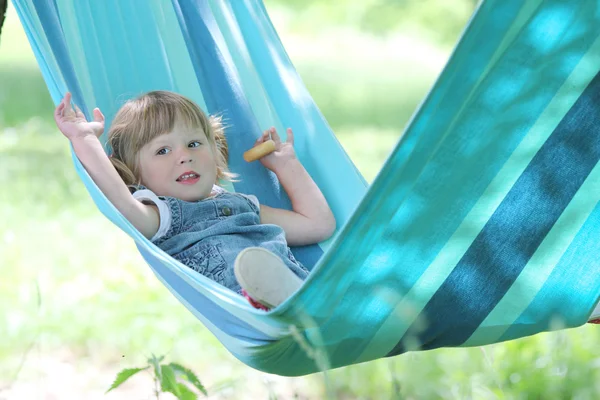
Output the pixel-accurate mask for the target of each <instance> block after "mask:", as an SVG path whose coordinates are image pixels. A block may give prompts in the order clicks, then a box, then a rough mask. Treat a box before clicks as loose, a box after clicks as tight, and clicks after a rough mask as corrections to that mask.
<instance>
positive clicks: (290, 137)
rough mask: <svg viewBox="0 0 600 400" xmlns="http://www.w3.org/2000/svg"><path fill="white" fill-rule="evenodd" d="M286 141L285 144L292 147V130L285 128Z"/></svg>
mask: <svg viewBox="0 0 600 400" xmlns="http://www.w3.org/2000/svg"><path fill="white" fill-rule="evenodd" d="M286 132H287V140H286V143H289V144H291V145H292V146H293V145H294V132H292V128H287V131H286Z"/></svg>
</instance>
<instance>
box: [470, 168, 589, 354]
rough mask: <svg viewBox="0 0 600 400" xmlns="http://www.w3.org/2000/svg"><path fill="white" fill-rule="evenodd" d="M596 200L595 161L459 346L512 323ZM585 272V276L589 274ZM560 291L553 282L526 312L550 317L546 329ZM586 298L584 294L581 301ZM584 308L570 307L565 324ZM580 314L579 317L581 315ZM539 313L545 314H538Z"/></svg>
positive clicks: (490, 338)
mask: <svg viewBox="0 0 600 400" xmlns="http://www.w3.org/2000/svg"><path fill="white" fill-rule="evenodd" d="M599 201H600V165H599V164H597V165H596V167H595V168H594V170H593V171H592V172H591V173H590V175H589V176H588V178H587V179H586V181H585V183H584V184H583V185H582V186H581V189H580V190H579V191H578V192H577V194H576V195H575V196H574V197H573V200H572V201H571V202H570V203H569V205H568V206H567V208H566V209H565V211H564V212H563V214H562V215H561V217H560V218H559V220H558V221H557V222H556V224H555V225H554V227H553V228H552V230H551V231H550V232H549V234H548V235H547V236H546V238H545V240H544V241H543V242H542V244H541V245H540V247H539V248H538V249H537V251H536V253H535V254H534V256H533V257H532V258H531V260H530V261H529V263H528V264H527V266H526V268H524V269H523V271H522V272H521V274H520V275H519V278H518V279H517V280H516V281H515V283H514V284H513V285H512V286H511V288H510V290H509V291H508V292H507V293H506V295H505V296H504V298H503V299H502V301H501V302H500V303H499V304H498V306H496V308H495V309H494V310H493V311H492V312H491V313H490V314H489V315H488V317H487V318H486V319H485V320H484V321H483V322H482V323H481V325H480V326H479V328H477V330H476V331H475V332H474V333H473V335H472V336H471V337H470V338H469V339H468V340H467V341H466V342H465V343H464V344H463V346H479V345H482V344H487V343H490V342H497V341H499V340H500V338H501V337H502V335H503V334H504V333H505V332H506V331H507V330H508V329H509V328H510V326H511V325H513V324H515V321H516V320H517V319H518V318H519V317H520V316H521V315H523V313H524V312H525V310H526V309H528V308H529V306H530V304H531V303H532V301H533V300H534V298H535V297H536V295H537V294H538V293H539V292H540V290H541V289H542V287H543V286H545V285H546V283H547V281H548V278H549V276H550V275H551V274H552V273H553V272H554V271H555V269H556V266H557V264H558V263H559V261H560V260H561V258H562V256H563V254H564V253H565V252H566V251H567V249H568V247H569V246H570V245H571V243H572V241H573V239H574V237H575V236H576V235H577V234H578V232H580V230H581V227H582V226H583V224H584V223H585V222H586V220H587V219H588V217H589V216H590V214H591V213H592V212H593V211H594V208H595V207H596V206H597V204H598V203H599ZM563 265H564V264H563ZM569 269H570V266H569ZM586 275H588V276H589V274H586ZM592 281H593V277H592ZM562 295H563V293H562V290H560V289H558V288H557V287H556V285H555V286H554V287H553V291H552V292H549V295H547V296H545V297H544V298H545V303H543V304H542V303H541V302H540V303H539V304H538V306H540V307H542V308H541V309H535V310H529V312H530V313H531V312H535V316H536V318H537V319H540V320H543V319H545V320H546V321H548V320H550V321H549V323H548V324H547V325H546V329H547V328H552V326H551V325H552V322H553V321H552V319H554V318H555V317H554V316H553V315H552V314H553V313H554V312H555V311H554V310H555V308H556V305H555V304H554V303H555V302H561V301H562ZM592 297H593V296H592ZM588 300H589V299H587V298H586V300H585V301H586V302H587V301H588ZM587 310H588V308H587V307H586V306H585V304H584V305H583V306H581V305H579V304H578V305H577V306H574V307H572V309H571V311H570V312H569V314H567V315H568V317H567V318H566V319H567V320H568V321H569V322H568V325H570V326H576V325H579V324H581V323H583V322H585V321H586V317H587V315H588V314H586V312H587ZM582 314H583V318H581V316H582ZM543 315H545V316H546V318H541V316H543ZM526 329H527V328H526Z"/></svg>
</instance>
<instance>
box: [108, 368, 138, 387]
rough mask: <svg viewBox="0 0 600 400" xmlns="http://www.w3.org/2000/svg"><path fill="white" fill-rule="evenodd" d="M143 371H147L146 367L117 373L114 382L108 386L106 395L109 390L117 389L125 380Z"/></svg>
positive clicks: (126, 369) (127, 369)
mask: <svg viewBox="0 0 600 400" xmlns="http://www.w3.org/2000/svg"><path fill="white" fill-rule="evenodd" d="M145 369H148V367H144V368H125V369H124V370H122V371H121V372H119V373H118V374H117V377H116V378H115V381H114V382H113V384H112V385H111V386H110V388H109V389H108V390H107V391H106V393H108V392H110V391H111V390H113V389H115V388H117V387H119V386H120V385H121V384H122V383H123V382H125V381H126V380H127V379H129V378H131V377H132V376H133V375H135V374H137V373H138V372H140V371H143V370H145Z"/></svg>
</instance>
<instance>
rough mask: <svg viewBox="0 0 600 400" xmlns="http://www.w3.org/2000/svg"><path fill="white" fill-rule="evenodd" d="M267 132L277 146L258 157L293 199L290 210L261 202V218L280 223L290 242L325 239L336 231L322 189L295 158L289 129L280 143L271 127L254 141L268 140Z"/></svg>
mask: <svg viewBox="0 0 600 400" xmlns="http://www.w3.org/2000/svg"><path fill="white" fill-rule="evenodd" d="M269 135H270V136H271V137H272V139H273V140H274V141H275V144H276V150H275V152H273V153H271V154H269V155H267V156H265V157H263V158H261V159H260V161H261V163H262V164H263V165H264V166H265V167H267V168H268V169H270V170H271V171H273V172H274V173H275V174H276V175H277V178H278V179H279V182H280V183H281V185H282V186H283V188H284V189H285V191H286V193H287V194H288V196H289V198H290V200H291V202H292V209H293V211H288V210H283V209H279V208H272V207H268V206H265V205H262V204H261V207H260V222H261V223H263V224H275V225H279V226H281V227H282V228H283V230H284V232H285V236H286V240H287V242H288V245H290V246H301V245H306V244H312V243H318V242H320V241H323V240H325V239H327V238H328V237H330V236H331V235H332V234H333V232H334V231H335V218H334V216H333V213H332V212H331V209H330V208H329V205H328V204H327V200H325V197H324V196H323V193H321V190H320V189H319V187H318V186H317V184H316V183H315V182H314V181H313V179H312V178H311V177H310V175H309V174H308V172H307V171H306V169H304V167H303V166H302V164H301V163H300V161H299V160H298V159H297V158H296V153H295V152H294V147H293V145H294V136H293V133H292V130H291V129H288V130H287V142H286V143H282V142H281V139H280V138H279V135H278V134H277V131H276V130H275V128H271V129H270V130H268V131H265V133H264V134H263V136H262V137H261V138H259V139H258V140H257V141H256V144H255V145H259V144H261V143H262V142H264V141H265V140H268V139H269Z"/></svg>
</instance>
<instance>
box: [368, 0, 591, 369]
mask: <svg viewBox="0 0 600 400" xmlns="http://www.w3.org/2000/svg"><path fill="white" fill-rule="evenodd" d="M486 5H488V6H489V7H491V6H492V4H491V3H489V2H488V3H484V4H483V5H482V9H481V10H480V11H479V14H478V16H477V18H476V19H475V21H474V24H475V23H476V22H477V21H478V20H479V19H480V18H481V20H479V21H480V23H481V24H484V25H485V24H486V22H487V20H486V19H485V18H490V19H493V20H494V22H493V23H495V24H499V23H500V20H499V19H498V16H499V15H504V16H505V17H507V18H508V21H513V18H512V17H511V15H510V14H508V13H504V14H503V13H496V11H497V8H485V6H486ZM504 5H505V6H506V7H509V6H510V4H509V3H503V4H502V6H504ZM496 6H499V5H498V4H496ZM512 6H513V7H514V4H513V5H512ZM546 6H547V7H551V5H548V3H546ZM500 7H501V6H500ZM518 11H519V9H518V8H514V12H515V13H517V12H518ZM535 11H536V13H538V12H540V10H539V9H538V10H535ZM531 21H534V20H533V19H532V20H531ZM469 29H471V27H470V28H469ZM503 29H505V30H507V31H510V30H512V29H513V28H511V25H510V24H507V25H506V27H505V28H503ZM531 29H532V28H528V29H522V28H521V29H519V30H518V31H519V32H520V33H519V35H518V37H519V38H520V39H519V40H518V41H514V42H513V43H512V46H511V47H509V48H507V49H506V51H505V54H504V55H503V57H497V56H494V55H493V54H490V53H482V52H480V51H479V47H474V48H464V47H462V49H464V51H465V52H466V53H467V54H468V56H469V57H474V55H479V57H481V58H483V57H484V54H485V55H488V54H489V57H490V59H492V58H493V59H495V60H497V64H496V65H495V66H493V67H491V68H490V67H482V71H484V70H485V71H489V76H488V77H487V78H486V79H484V80H481V81H480V82H478V83H477V85H476V86H475V87H473V88H471V90H473V91H475V93H477V95H469V96H467V97H469V98H470V99H471V106H469V107H464V108H463V109H464V110H465V115H463V116H456V117H455V118H456V119H457V120H458V121H461V122H460V123H458V122H450V123H449V124H452V125H453V126H454V128H455V129H454V130H453V131H451V132H450V133H448V135H452V136H451V137H452V139H451V141H450V140H448V141H445V142H442V143H443V147H442V146H440V147H441V149H443V151H444V152H445V155H446V158H445V159H444V158H443V156H444V154H443V153H441V151H440V152H438V154H436V155H435V156H434V157H431V158H430V159H429V160H428V163H429V164H428V166H427V167H426V169H425V171H427V175H428V176H427V175H426V172H422V173H421V176H420V179H421V182H419V183H418V184H417V185H416V186H415V187H414V188H413V192H414V194H413V198H410V197H409V198H408V199H407V200H406V203H407V204H406V205H404V211H403V210H402V209H400V211H399V212H398V213H397V214H396V216H395V217H394V219H392V221H391V223H388V229H389V232H390V235H389V238H388V243H382V245H381V246H380V247H375V248H374V249H373V252H372V254H381V255H382V257H387V258H389V259H402V261H401V262H398V266H397V268H398V272H397V273H396V275H395V279H396V282H399V284H400V285H401V286H400V287H401V288H402V290H404V291H406V292H400V293H399V294H398V296H397V300H396V301H391V303H390V305H389V307H390V308H391V309H392V310H393V311H390V312H389V315H390V316H389V319H388V320H387V321H386V323H385V324H384V325H383V326H382V329H381V330H380V332H379V333H378V334H377V336H376V339H375V340H373V342H372V344H370V345H369V347H368V348H367V349H366V350H365V352H364V355H363V356H361V360H365V359H371V358H372V357H373V356H374V355H375V354H379V352H380V351H381V350H383V349H385V348H386V346H389V347H388V350H390V349H391V348H392V347H394V345H395V344H396V342H397V340H398V339H399V338H400V337H401V336H402V335H403V334H404V333H405V332H406V331H407V330H408V329H409V328H410V329H411V331H410V333H409V335H408V337H409V338H413V339H414V336H413V335H415V334H416V333H418V332H419V331H420V330H422V326H423V325H424V324H425V323H426V322H427V320H428V318H427V317H425V316H420V317H418V315H419V312H420V310H421V309H422V308H423V307H424V306H425V304H427V302H428V301H429V300H430V298H431V296H432V295H433V294H434V293H435V292H436V291H437V290H438V288H439V285H441V284H442V283H443V282H444V280H445V279H446V277H447V276H448V274H449V273H450V272H451V271H452V268H453V267H454V264H448V262H449V261H450V260H451V259H456V258H458V257H460V256H461V253H458V254H452V253H451V252H450V253H447V254H445V255H443V258H440V259H439V263H436V265H437V267H435V268H432V266H433V265H432V264H431V262H432V261H433V260H434V259H435V257H437V256H438V248H440V244H441V245H445V244H446V243H447V240H448V239H444V236H443V235H448V236H447V237H448V238H450V237H451V235H453V234H454V232H456V231H455V228H454V226H455V224H456V223H457V222H459V223H462V220H463V215H465V212H466V211H469V209H470V208H469V203H470V202H471V201H473V200H477V199H478V198H479V197H480V194H479V193H480V192H479V191H480V190H483V189H485V186H487V182H488V180H487V179H488V178H487V177H488V176H492V177H493V176H495V171H494V170H495V169H496V168H500V167H501V166H502V165H503V164H504V160H505V159H508V157H509V156H510V155H511V154H513V150H512V147H513V146H516V145H517V144H518V143H519V141H520V140H521V138H522V136H523V135H524V134H526V132H527V130H528V129H529V126H531V125H533V123H534V122H535V121H536V120H537V115H539V113H540V112H542V111H543V109H544V108H545V107H546V104H547V103H548V102H549V101H550V100H551V99H552V97H553V95H554V90H556V89H558V88H559V87H561V86H562V84H563V82H564V81H563V79H565V78H566V77H567V76H568V74H569V68H572V67H573V66H574V65H576V64H577V62H578V56H580V55H581V54H582V53H585V51H586V46H588V45H589V40H587V39H584V40H579V41H574V42H571V43H578V45H577V46H580V47H582V48H576V49H571V48H569V51H570V52H571V53H572V54H573V56H572V57H569V58H568V59H567V60H563V59H564V57H563V54H564V53H560V52H558V53H556V54H554V56H553V57H550V56H548V57H546V58H543V59H542V60H543V62H541V60H540V59H538V58H536V57H534V53H532V51H531V49H530V46H529V40H530V35H529V32H531ZM474 32H477V30H474ZM574 34H575V33H571V35H574ZM577 34H578V35H583V32H577ZM496 35H497V36H494V34H492V32H488V34H487V35H485V40H484V39H483V37H481V42H480V43H478V46H484V47H487V46H488V45H489V43H490V42H492V43H493V41H494V37H499V38H501V37H503V32H497V33H496ZM553 37H554V38H556V39H555V40H561V35H560V32H553V36H550V35H549V36H548V40H549V41H550V40H552V38H553ZM568 40H569V39H568V35H567V37H566V38H565V39H564V42H565V43H568ZM592 40H593V38H592ZM498 43H499V45H500V43H502V41H500V40H498ZM461 46H465V42H464V41H463V42H462V43H461V45H459V47H458V48H457V50H456V52H455V55H454V56H453V59H454V58H457V57H459V56H461V53H460V51H461ZM561 46H563V44H560V42H559V43H558V44H557V47H558V48H561ZM572 47H575V45H572ZM565 51H566V50H565ZM571 53H570V54H571ZM520 55H526V56H524V58H523V57H521V56H520ZM517 60H518V62H517ZM450 62H451V63H452V60H451V61H450ZM557 63H560V64H561V65H564V67H563V68H561V71H560V74H557V73H556V68H555V66H556V64H557ZM479 64H481V62H480V61H476V62H475V65H479ZM448 70H452V69H451V65H449V66H448V67H447V68H446V70H445V71H444V74H443V75H442V77H441V78H440V81H441V82H438V84H439V85H442V82H443V80H444V79H450V80H451V82H455V83H456V82H457V81H455V80H454V79H455V77H454V76H452V75H449V76H448V75H446V71H448ZM563 74H564V75H563ZM538 76H544V77H545V78H543V79H542V78H540V80H537V77H538ZM546 77H547V78H546ZM463 80H465V79H459V80H458V82H462V81H463ZM497 82H502V83H503V85H497V84H496V83H497ZM509 83H510V84H509ZM504 84H505V85H504ZM446 85H447V84H446ZM537 85H540V86H537ZM541 85H543V86H541ZM519 87H521V88H522V90H521V92H522V94H518V95H517V94H516V93H514V88H519ZM554 88H556V89H554ZM463 89H464V90H467V87H466V86H465V87H464V88H463ZM542 89H543V90H542ZM457 102H460V101H457ZM451 103H452V102H451ZM452 104H453V103H452ZM426 106H427V105H426V104H425V105H424V107H426ZM500 110H502V111H503V113H502V114H500ZM504 110H505V111H504ZM461 117H462V119H461ZM422 121H427V122H429V121H435V122H436V123H438V122H439V123H443V122H444V119H443V116H439V117H438V115H435V114H434V115H423V116H422ZM446 122H447V123H448V121H446ZM430 128H431V131H433V132H435V129H433V127H430ZM411 129H413V127H409V129H408V132H407V134H410V132H411ZM431 131H429V132H428V133H430V134H431V133H432V132H431ZM475 135H479V136H480V137H478V139H477V140H475V139H474V137H475ZM486 141H488V144H487V145H486V144H485V142H486ZM509 142H511V143H510V144H509ZM425 144H426V145H427V146H430V147H433V144H432V142H427V143H424V145H425ZM427 146H426V147H427ZM476 146H478V147H476ZM400 148H401V147H400ZM415 153H417V154H418V151H417V150H416V149H415V151H413V152H412V153H411V157H413V156H414V157H416V155H415ZM463 154H464V155H465V156H464V158H462V155H463ZM461 158H462V159H463V160H464V162H462V163H461V161H462V160H461ZM444 160H447V161H446V162H444ZM492 168H493V169H494V170H492V171H490V172H491V174H490V175H487V172H488V171H489V170H490V169H492ZM484 174H485V175H484ZM404 179H407V177H404ZM470 186H472V188H470ZM418 188H420V189H418ZM395 193H396V195H397V193H398V191H396V192H395ZM457 195H458V196H459V197H457ZM491 195H493V196H497V195H498V194H496V193H493V194H491ZM411 203H412V205H411ZM459 207H460V208H459ZM402 214H404V215H402ZM399 218H402V219H403V220H404V221H402V219H399ZM402 224H406V225H408V228H407V227H405V226H403V225H402ZM432 227H433V229H434V233H432V232H431V231H432ZM465 228H466V230H465V231H464V234H466V237H461V236H455V237H454V238H455V239H454V240H456V243H457V244H458V245H459V248H464V245H468V244H469V240H470V239H469V238H472V237H473V234H476V233H477V230H476V229H475V230H473V227H472V226H465ZM456 233H459V232H456ZM384 238H385V236H384ZM465 240H466V241H465ZM392 244H393V245H395V246H397V247H398V249H397V250H396V251H395V252H392V250H391V247H392ZM463 244H464V245H463ZM448 250H450V251H451V250H452V248H449V249H448ZM448 257H449V258H448ZM369 262H370V261H369ZM413 282H414V283H413ZM392 285H393V283H390V284H389V286H390V287H391V286H392ZM384 287H385V286H384ZM404 293H407V295H406V297H404ZM459 301H462V299H461V298H458V299H455V302H459ZM459 307H460V306H459ZM440 312H442V311H440ZM435 315H436V314H434V315H433V316H431V318H436V317H435ZM411 321H415V323H414V325H413V326H412V328H411Z"/></svg>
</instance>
